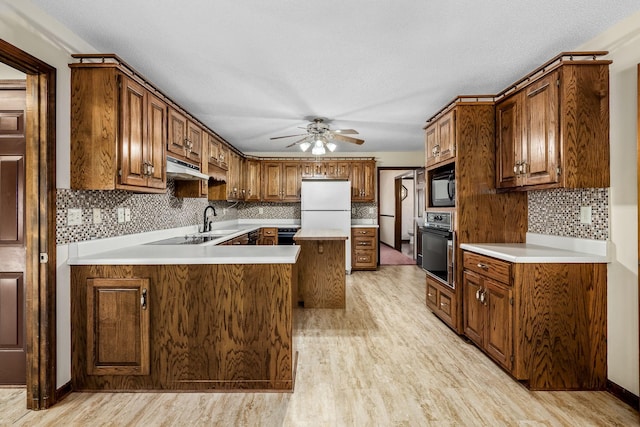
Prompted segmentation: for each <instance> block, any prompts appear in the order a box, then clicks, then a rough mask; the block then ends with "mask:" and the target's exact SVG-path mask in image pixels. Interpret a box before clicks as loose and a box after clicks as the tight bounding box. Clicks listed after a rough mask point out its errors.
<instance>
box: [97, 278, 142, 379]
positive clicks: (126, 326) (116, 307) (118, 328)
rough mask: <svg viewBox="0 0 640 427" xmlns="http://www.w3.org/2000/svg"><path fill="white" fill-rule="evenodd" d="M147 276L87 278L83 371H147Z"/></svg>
mask: <svg viewBox="0 0 640 427" xmlns="http://www.w3.org/2000/svg"><path fill="white" fill-rule="evenodd" d="M148 293H149V279H109V278H93V279H87V325H86V327H87V374H88V375H149V306H148V298H149V295H148Z"/></svg>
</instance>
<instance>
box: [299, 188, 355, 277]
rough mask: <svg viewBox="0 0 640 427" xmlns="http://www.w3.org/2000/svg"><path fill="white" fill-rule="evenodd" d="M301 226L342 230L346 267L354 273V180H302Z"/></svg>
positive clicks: (347, 270) (349, 271)
mask: <svg viewBox="0 0 640 427" xmlns="http://www.w3.org/2000/svg"><path fill="white" fill-rule="evenodd" d="M300 209H301V222H302V224H301V226H302V228H315V229H318V228H332V229H338V230H343V231H344V232H345V233H346V235H347V236H349V237H348V238H347V240H345V251H344V252H345V256H346V260H345V266H346V272H347V274H350V273H351V181H345V180H311V179H303V180H302V189H301V205H300Z"/></svg>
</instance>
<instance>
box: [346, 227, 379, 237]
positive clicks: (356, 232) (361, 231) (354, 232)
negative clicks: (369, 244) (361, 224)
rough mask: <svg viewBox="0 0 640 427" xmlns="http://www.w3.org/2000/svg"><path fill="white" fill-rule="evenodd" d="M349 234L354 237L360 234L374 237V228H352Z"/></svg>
mask: <svg viewBox="0 0 640 427" xmlns="http://www.w3.org/2000/svg"><path fill="white" fill-rule="evenodd" d="M351 235H352V236H353V237H354V238H356V237H360V236H367V237H375V235H376V229H375V228H352V229H351Z"/></svg>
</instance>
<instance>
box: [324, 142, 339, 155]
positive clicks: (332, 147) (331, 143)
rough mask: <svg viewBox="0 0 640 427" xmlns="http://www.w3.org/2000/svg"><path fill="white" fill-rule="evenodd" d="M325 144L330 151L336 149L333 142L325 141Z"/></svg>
mask: <svg viewBox="0 0 640 427" xmlns="http://www.w3.org/2000/svg"><path fill="white" fill-rule="evenodd" d="M326 145H327V148H328V149H329V151H331V152H332V153H333V152H334V151H335V150H336V147H337V145H336V144H334V143H333V142H327V144H326Z"/></svg>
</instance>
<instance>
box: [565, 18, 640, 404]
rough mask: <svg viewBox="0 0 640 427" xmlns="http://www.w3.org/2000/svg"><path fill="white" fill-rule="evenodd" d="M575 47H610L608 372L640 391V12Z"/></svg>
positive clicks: (620, 383) (611, 378) (612, 379)
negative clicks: (639, 146)
mask: <svg viewBox="0 0 640 427" xmlns="http://www.w3.org/2000/svg"><path fill="white" fill-rule="evenodd" d="M577 50H608V51H609V55H608V59H611V60H613V63H612V64H611V66H610V68H609V70H610V90H611V92H610V93H611V95H610V117H611V132H610V135H611V138H610V147H611V188H610V193H609V197H610V199H609V206H610V210H611V212H610V220H609V221H610V222H609V224H610V228H609V234H610V239H611V242H612V248H613V250H612V262H611V264H610V265H609V268H608V281H607V282H608V283H607V286H608V289H607V310H608V315H607V320H608V343H607V349H608V378H609V379H610V380H611V381H613V382H614V383H616V384H618V385H620V386H621V387H624V388H625V389H627V390H629V391H631V392H633V393H634V394H636V395H637V394H638V391H639V383H638V380H639V373H638V365H639V355H638V264H637V260H638V238H637V237H638V227H637V218H638V209H637V206H638V197H637V181H636V179H637V164H636V163H637V162H636V158H637V156H636V144H637V123H636V122H637V105H638V97H637V94H638V92H637V64H638V63H640V13H638V14H635V15H633V16H631V17H629V18H627V19H626V20H624V21H622V22H621V23H619V24H618V25H616V26H614V27H612V28H610V29H609V30H607V31H605V32H604V33H602V34H600V35H599V36H598V37H596V38H595V39H593V40H591V41H590V42H588V43H586V44H585V45H583V46H581V47H580V48H579V49H577Z"/></svg>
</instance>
